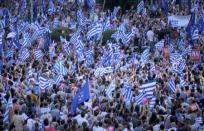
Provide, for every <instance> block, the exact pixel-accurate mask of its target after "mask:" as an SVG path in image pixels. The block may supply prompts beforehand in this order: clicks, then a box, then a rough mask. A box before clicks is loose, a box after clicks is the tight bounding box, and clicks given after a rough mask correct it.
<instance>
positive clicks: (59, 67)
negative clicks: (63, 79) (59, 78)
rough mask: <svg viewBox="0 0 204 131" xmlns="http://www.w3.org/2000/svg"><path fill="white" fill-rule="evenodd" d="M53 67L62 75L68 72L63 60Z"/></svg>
mask: <svg viewBox="0 0 204 131" xmlns="http://www.w3.org/2000/svg"><path fill="white" fill-rule="evenodd" d="M53 69H54V71H55V72H56V73H58V74H61V75H66V74H67V69H66V68H65V67H64V66H63V62H62V61H58V62H56V63H55V64H54V66H53Z"/></svg>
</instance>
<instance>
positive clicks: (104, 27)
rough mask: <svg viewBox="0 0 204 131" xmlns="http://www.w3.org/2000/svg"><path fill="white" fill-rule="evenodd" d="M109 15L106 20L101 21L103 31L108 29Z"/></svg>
mask: <svg viewBox="0 0 204 131" xmlns="http://www.w3.org/2000/svg"><path fill="white" fill-rule="evenodd" d="M110 26H111V24H110V17H107V18H106V20H105V21H104V22H103V32H104V31H106V30H108V29H110Z"/></svg>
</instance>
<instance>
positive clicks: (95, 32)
mask: <svg viewBox="0 0 204 131" xmlns="http://www.w3.org/2000/svg"><path fill="white" fill-rule="evenodd" d="M102 32H103V25H102V24H101V23H97V24H96V25H95V26H93V27H92V28H91V29H90V30H89V31H88V32H87V39H88V40H90V39H91V38H92V37H93V36H96V35H101V34H102Z"/></svg>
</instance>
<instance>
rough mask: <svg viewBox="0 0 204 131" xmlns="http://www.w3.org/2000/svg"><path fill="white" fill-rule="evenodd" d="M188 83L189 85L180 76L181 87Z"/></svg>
mask: <svg viewBox="0 0 204 131" xmlns="http://www.w3.org/2000/svg"><path fill="white" fill-rule="evenodd" d="M186 85H187V82H186V81H185V80H184V79H183V78H182V77H180V83H179V86H180V87H184V86H186Z"/></svg>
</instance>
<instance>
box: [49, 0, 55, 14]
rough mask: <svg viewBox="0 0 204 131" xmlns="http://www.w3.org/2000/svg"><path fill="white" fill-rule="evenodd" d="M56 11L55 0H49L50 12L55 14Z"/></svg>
mask: <svg viewBox="0 0 204 131" xmlns="http://www.w3.org/2000/svg"><path fill="white" fill-rule="evenodd" d="M54 13H55V5H54V2H53V0H49V4H48V14H49V15H53V14H54Z"/></svg>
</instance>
